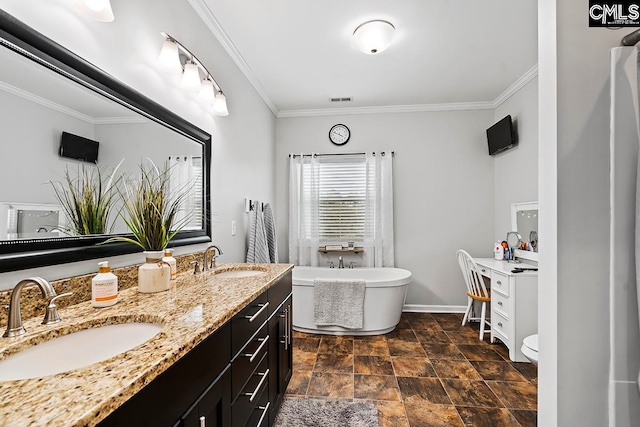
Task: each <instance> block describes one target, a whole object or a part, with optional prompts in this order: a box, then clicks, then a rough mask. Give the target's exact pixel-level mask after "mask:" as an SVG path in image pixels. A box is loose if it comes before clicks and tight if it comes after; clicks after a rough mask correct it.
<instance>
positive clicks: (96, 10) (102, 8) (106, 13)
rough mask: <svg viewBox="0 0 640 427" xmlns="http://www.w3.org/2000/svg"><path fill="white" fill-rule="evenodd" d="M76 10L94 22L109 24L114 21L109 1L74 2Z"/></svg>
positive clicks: (87, 0) (77, 0) (78, 0)
mask: <svg viewBox="0 0 640 427" xmlns="http://www.w3.org/2000/svg"><path fill="white" fill-rule="evenodd" d="M75 5H76V9H78V10H79V11H80V12H82V13H84V14H85V15H87V16H89V17H91V18H93V19H95V20H96V21H102V22H111V21H113V19H114V16H113V11H112V10H111V2H110V1H109V0H75Z"/></svg>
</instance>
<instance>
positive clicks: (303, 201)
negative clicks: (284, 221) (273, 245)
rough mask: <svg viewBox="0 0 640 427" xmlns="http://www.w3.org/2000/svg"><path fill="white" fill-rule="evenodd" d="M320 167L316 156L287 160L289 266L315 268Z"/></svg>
mask: <svg viewBox="0 0 640 427" xmlns="http://www.w3.org/2000/svg"><path fill="white" fill-rule="evenodd" d="M318 169H319V166H318V158H317V156H316V155H315V154H312V155H311V156H303V155H301V154H297V155H291V156H290V157H289V262H290V263H291V264H294V265H310V266H314V267H315V266H317V265H318V247H319V246H320V239H319V226H318V223H319V218H318V204H319V191H318V187H319V170H318Z"/></svg>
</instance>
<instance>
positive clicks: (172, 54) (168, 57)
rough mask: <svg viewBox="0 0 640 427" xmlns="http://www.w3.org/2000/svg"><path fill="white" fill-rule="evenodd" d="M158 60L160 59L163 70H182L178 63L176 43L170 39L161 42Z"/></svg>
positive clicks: (178, 56)
mask: <svg viewBox="0 0 640 427" xmlns="http://www.w3.org/2000/svg"><path fill="white" fill-rule="evenodd" d="M158 60H159V61H160V65H161V66H162V68H164V69H165V70H168V71H175V72H178V71H181V70H182V66H181V65H180V55H179V53H178V45H177V44H176V43H175V42H174V41H172V40H170V39H166V40H165V41H164V43H162V50H161V51H160V56H159V57H158Z"/></svg>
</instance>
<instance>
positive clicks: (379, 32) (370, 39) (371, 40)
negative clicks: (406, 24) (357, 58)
mask: <svg viewBox="0 0 640 427" xmlns="http://www.w3.org/2000/svg"><path fill="white" fill-rule="evenodd" d="M395 31H396V29H395V27H394V26H393V25H392V24H391V23H390V22H387V21H380V20H375V21H367V22H365V23H363V24H360V25H359V26H358V28H356V29H355V31H354V32H353V38H354V39H355V42H356V45H357V46H358V49H360V51H361V52H363V53H366V54H368V55H375V54H376V53H380V52H382V51H384V50H385V49H386V48H388V47H389V46H390V45H391V42H392V41H393V36H394V34H395Z"/></svg>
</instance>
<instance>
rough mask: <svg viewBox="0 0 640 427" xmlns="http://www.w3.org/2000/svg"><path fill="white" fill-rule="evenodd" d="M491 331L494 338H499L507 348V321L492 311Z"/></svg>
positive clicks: (508, 333)
mask: <svg viewBox="0 0 640 427" xmlns="http://www.w3.org/2000/svg"><path fill="white" fill-rule="evenodd" d="M491 329H492V331H493V333H494V335H495V336H496V338H500V340H502V341H503V342H504V343H505V345H506V346H507V347H509V338H510V331H511V329H510V328H509V319H507V318H505V317H503V316H501V315H500V313H499V312H497V311H495V310H492V311H491Z"/></svg>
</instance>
